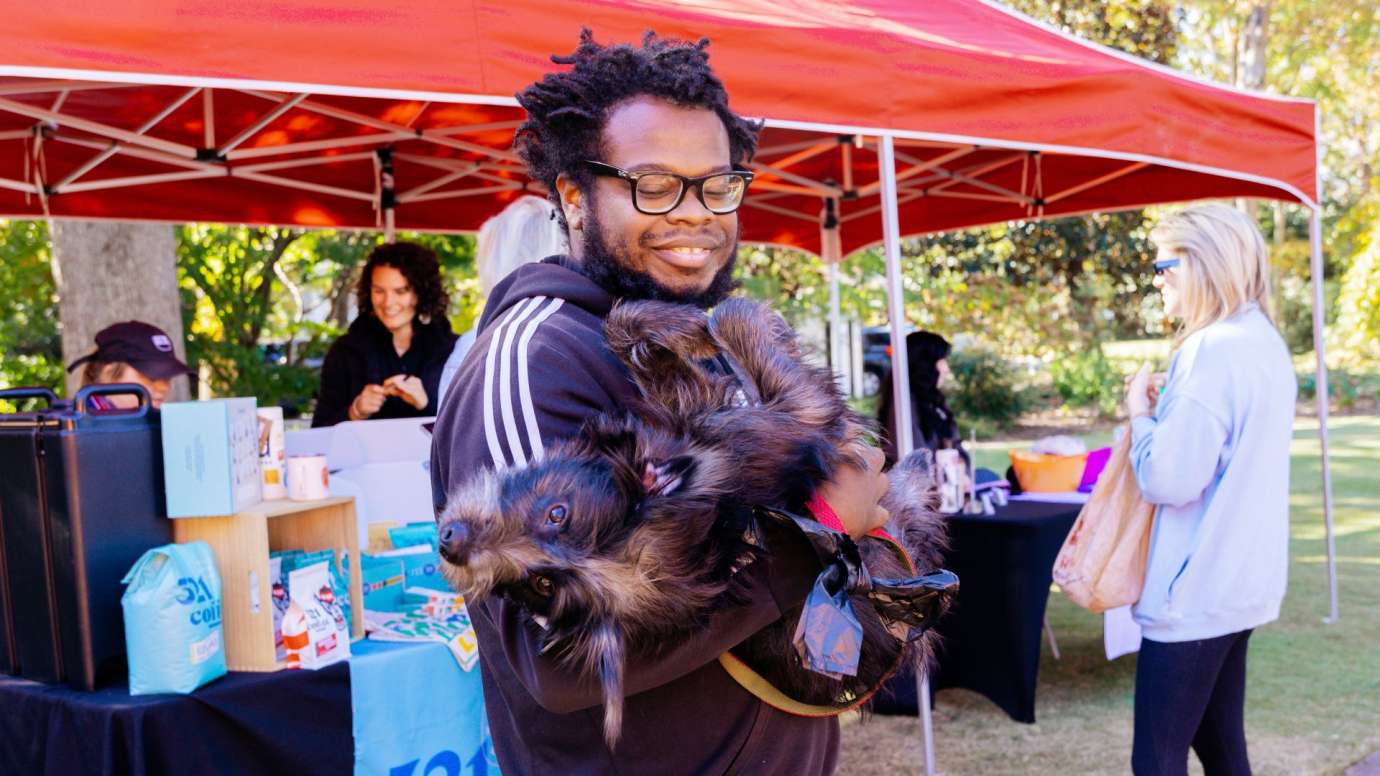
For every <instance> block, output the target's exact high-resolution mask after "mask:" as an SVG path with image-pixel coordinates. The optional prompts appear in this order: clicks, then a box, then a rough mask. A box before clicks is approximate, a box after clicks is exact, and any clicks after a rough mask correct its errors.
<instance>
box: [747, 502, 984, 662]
mask: <svg viewBox="0 0 1380 776" xmlns="http://www.w3.org/2000/svg"><path fill="white" fill-rule="evenodd" d="M755 517H756V521H757V526H756V528H757V529H758V530H757V536H756V537H754V538H755V539H757V540H758V543H762V539H763V537H762V533H763V531H761V530H760V529H763V528H769V527H770V528H771V529H776V530H785V531H788V532H792V531H793V532H797V533H798V534H800V535H801V536H803V537H804V538H805V539H806V540H807V541H808V542H809V544H810V546H811V547H812V548H813V549H814V551H815V555H816V556H817V557H818V559H819V561H820V563H821V565H822V566H823V568H822V570H821V571H820V572H819V576H817V577H816V578H815V583H814V586H813V587H812V589H811V591H810V594H809V596H807V597H806V599H805V606H804V609H803V611H802V612H801V615H800V620H799V624H798V625H797V627H796V631H795V636H794V639H793V641H794V645H795V648H796V650H797V651H798V652H799V653H800V657H801V660H802V662H803V663H804V665H805V666H806V667H807V668H809V669H810V670H811V671H815V672H817V673H821V674H825V675H827V676H832V677H835V678H837V677H838V676H840V675H844V674H846V675H849V676H853V675H856V670H857V665H858V660H859V656H860V654H861V650H862V646H863V639H862V633H863V628H862V625H861V624H860V623H859V621H858V616H857V613H856V612H855V611H854V608H853V604H852V601H851V600H850V596H866V598H867V599H868V601H869V602H870V603H871V604H872V607H873V609H874V610H875V611H876V612H877V615H878V616H879V617H880V618H881V620H882V623H883V625H885V626H886V628H887V630H888V631H889V632H890V633H891V634H892V635H894V636H896V637H897V638H898V639H903V640H905V641H914V640H916V639H918V638H920V637H921V636H922V635H924V633H925V631H927V630H929V628H930V626H932V625H933V624H934V621H935V620H936V619H937V618H938V617H939V616H940V615H942V614H943V613H944V611H945V610H947V608H948V605H949V602H950V601H951V600H952V599H953V597H954V595H956V594H957V593H958V576H957V575H956V574H954V573H953V572H951V571H945V570H940V571H936V572H934V573H931V574H924V575H921V576H916V577H910V578H907V579H885V578H880V577H874V576H872V575H871V574H869V573H868V570H867V567H866V566H865V565H864V564H863V559H862V554H861V552H860V551H859V549H858V545H857V544H856V543H855V542H854V541H853V539H852V538H851V537H850V536H848V535H847V534H845V533H843V532H840V531H836V530H833V529H831V528H829V527H827V526H825V525H822V524H821V523H819V522H817V521H815V520H813V519H810V518H807V517H802V516H800V515H796V514H793V513H790V512H786V511H784V510H780V509H772V508H767V507H759V508H758V509H756V510H755ZM768 549H769V548H768ZM898 550H899V546H898Z"/></svg>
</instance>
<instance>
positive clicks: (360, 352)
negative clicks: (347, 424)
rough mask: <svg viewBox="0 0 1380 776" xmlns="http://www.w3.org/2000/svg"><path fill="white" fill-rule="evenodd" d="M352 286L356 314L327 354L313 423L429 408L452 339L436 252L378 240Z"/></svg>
mask: <svg viewBox="0 0 1380 776" xmlns="http://www.w3.org/2000/svg"><path fill="white" fill-rule="evenodd" d="M355 293H356V296H357V299H358V302H359V316H358V317H356V318H355V320H354V322H353V323H351V324H350V329H349V331H347V332H345V336H343V337H341V338H340V339H338V340H336V341H335V344H333V345H331V349H330V351H329V352H327V353H326V361H325V363H324V364H322V366H321V392H320V394H319V395H318V397H317V401H316V412H315V414H314V415H313V417H312V425H313V426H333V425H335V424H336V423H340V422H341V421H345V420H367V419H370V418H414V417H426V416H430V415H435V414H436V407H435V406H434V405H435V404H436V403H438V402H434V401H433V400H434V398H435V397H436V396H438V395H439V390H438V389H439V385H440V381H441V370H442V368H443V367H444V366H445V363H446V357H447V356H448V355H450V351H451V348H452V347H453V346H454V345H455V339H456V337H455V333H454V332H452V331H451V328H450V320H449V319H447V318H446V303H447V302H448V301H449V298H448V296H447V294H446V291H445V288H444V287H443V286H442V284H441V264H440V261H439V260H438V259H437V258H436V254H435V253H433V252H432V251H431V250H430V249H429V248H426V247H423V246H421V245H417V244H415V243H407V242H399V243H392V244H389V245H380V246H379V247H377V248H375V249H374V250H373V252H372V253H370V254H369V259H368V260H367V261H366V262H365V263H364V271H363V272H361V273H360V277H359V285H358V286H357V287H356V290H355Z"/></svg>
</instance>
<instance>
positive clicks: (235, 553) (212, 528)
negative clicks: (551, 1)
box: [173, 498, 364, 671]
mask: <svg viewBox="0 0 1380 776" xmlns="http://www.w3.org/2000/svg"><path fill="white" fill-rule="evenodd" d="M357 536H358V535H357V534H356V532H355V502H354V499H351V498H328V499H323V500H321V501H265V502H263V503H262V504H259V505H258V506H255V507H251V508H249V509H247V510H245V511H244V512H241V513H239V514H236V515H225V516H221V517H209V518H206V519H204V520H175V521H173V537H174V538H175V539H176V540H177V541H179V542H192V541H203V542H206V543H207V544H209V545H211V552H212V554H214V555H215V556H216V567H217V568H218V569H219V570H220V580H221V616H222V617H223V620H222V621H223V623H224V628H225V663H226V665H227V666H228V667H229V668H230V670H231V671H276V670H278V669H280V668H286V667H287V666H286V664H284V663H283V662H281V661H279V660H278V649H277V645H276V644H275V643H274V636H273V610H274V606H273V599H272V595H273V582H272V577H271V576H269V569H270V563H269V553H270V552H271V551H273V550H303V551H305V552H316V551H318V550H334V551H335V558H336V560H337V561H343V562H345V563H348V565H349V570H348V572H345V571H344V569H342V574H343V575H348V576H349V582H348V583H347V587H348V588H349V591H350V611H351V612H361V613H362V612H363V611H364V585H363V584H362V582H363V574H362V573H361V571H362V569H361V567H360V562H359V558H360V555H359V542H358V539H357ZM350 630H351V638H352V639H356V640H357V639H362V638H364V617H363V616H362V615H355V616H352V617H351V628H350Z"/></svg>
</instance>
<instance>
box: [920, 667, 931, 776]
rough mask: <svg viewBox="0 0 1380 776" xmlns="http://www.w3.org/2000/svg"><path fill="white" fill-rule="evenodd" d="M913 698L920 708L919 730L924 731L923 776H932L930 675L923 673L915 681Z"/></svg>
mask: <svg viewBox="0 0 1380 776" xmlns="http://www.w3.org/2000/svg"><path fill="white" fill-rule="evenodd" d="M917 681H918V683H919V687H918V688H917V689H916V693H915V697H916V698H917V699H919V703H918V704H916V705H918V706H919V707H920V728H921V729H922V730H923V731H925V776H934V711H933V710H932V709H931V708H930V674H929V671H925V672H924V673H921V674H920V678H919V679H918V680H917Z"/></svg>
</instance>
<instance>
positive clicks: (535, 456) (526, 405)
mask: <svg viewBox="0 0 1380 776" xmlns="http://www.w3.org/2000/svg"><path fill="white" fill-rule="evenodd" d="M563 304H565V300H564V299H552V300H551V302H550V303H549V304H547V305H546V307H543V308H542V311H541V312H540V313H537V316H536V317H535V318H533V319H532V320H531V321H529V322H528V323H527V327H526V328H525V329H523V331H522V338H521V339H519V340H518V352H517V365H518V399H519V401H520V402H521V403H522V421H523V425H525V426H527V441H528V443H529V444H530V446H531V448H532V460H534V461H540V460H541V458H542V455H543V454H544V453H545V452H546V450H545V448H543V447H542V444H541V431H540V430H539V429H538V428H537V412H536V409H535V408H534V407H533V406H532V386H531V383H530V382H529V381H528V378H527V344H528V343H529V342H531V341H532V335H533V334H536V333H537V327H538V326H540V325H541V324H542V321H545V320H546V319H547V318H550V317H551V316H552V314H554V313H555V312H556V311H557V310H559V309H561V305H563Z"/></svg>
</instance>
